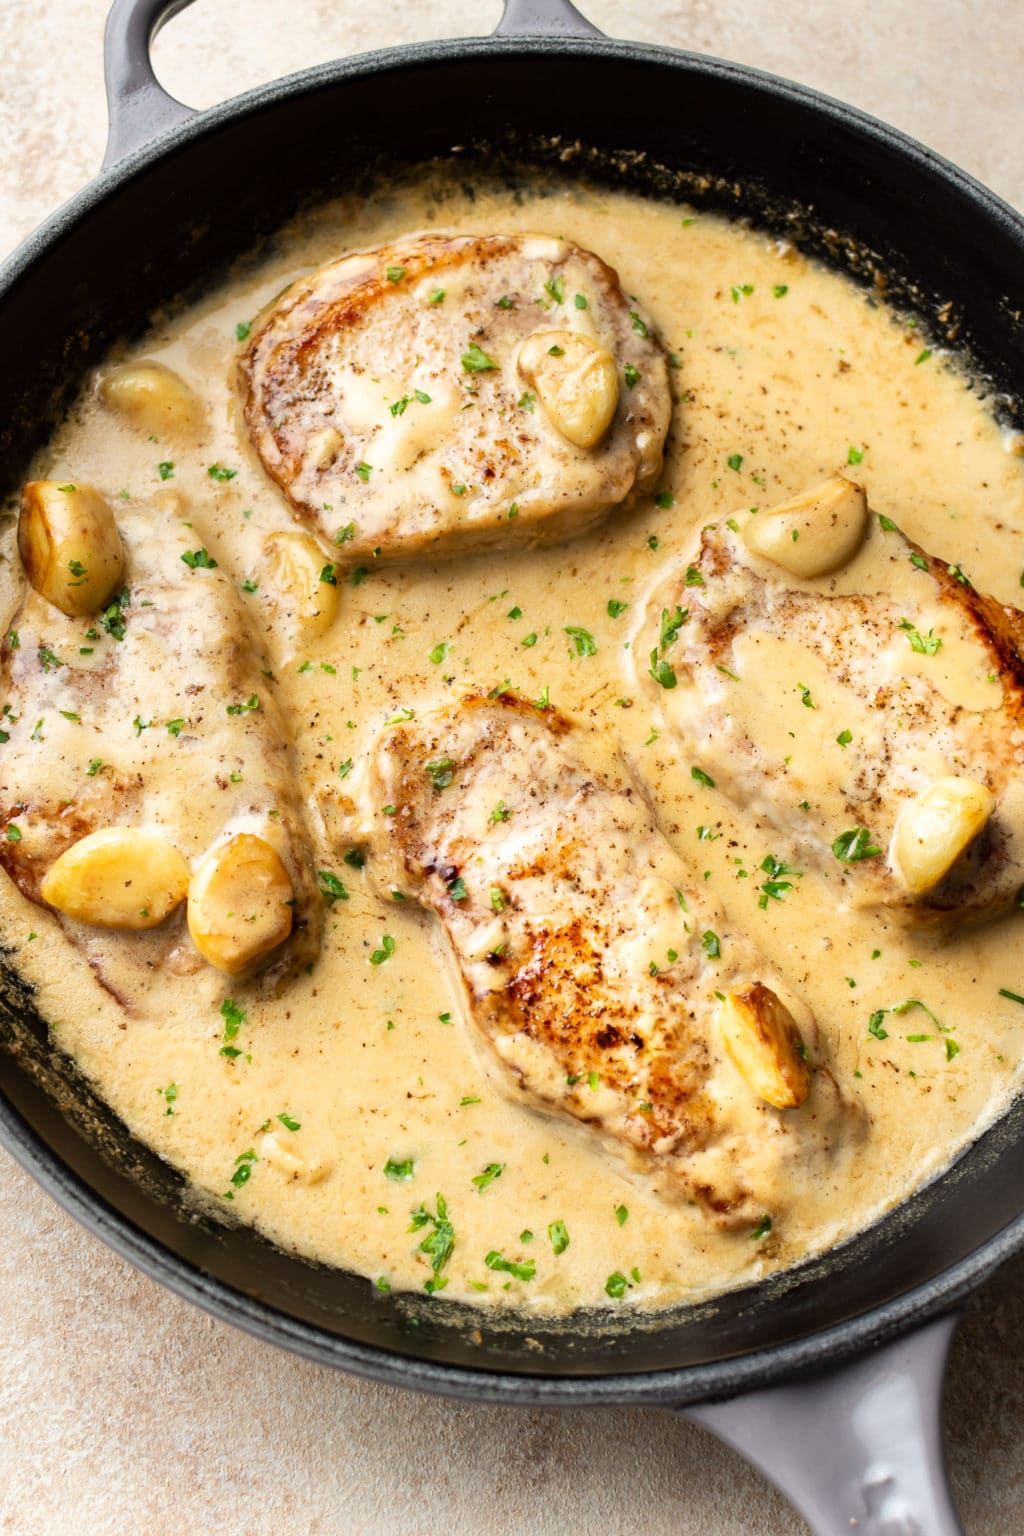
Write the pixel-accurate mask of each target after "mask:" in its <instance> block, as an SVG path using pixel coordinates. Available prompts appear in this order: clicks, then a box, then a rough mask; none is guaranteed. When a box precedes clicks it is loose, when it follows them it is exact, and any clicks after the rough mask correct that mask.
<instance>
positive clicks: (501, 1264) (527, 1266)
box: [484, 1248, 537, 1280]
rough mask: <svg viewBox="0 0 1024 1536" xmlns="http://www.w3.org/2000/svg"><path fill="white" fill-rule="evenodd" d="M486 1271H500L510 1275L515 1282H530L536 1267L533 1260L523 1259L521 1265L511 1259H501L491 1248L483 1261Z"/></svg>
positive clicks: (496, 1251) (495, 1250) (494, 1249)
mask: <svg viewBox="0 0 1024 1536" xmlns="http://www.w3.org/2000/svg"><path fill="white" fill-rule="evenodd" d="M484 1263H485V1264H486V1265H487V1268H488V1269H496V1270H501V1271H502V1272H503V1273H504V1274H507V1275H512V1277H513V1278H514V1279H516V1280H532V1279H533V1277H534V1275H535V1274H536V1272H537V1266H536V1264H535V1263H534V1261H533V1259H524V1260H523V1262H522V1263H521V1264H518V1263H516V1262H514V1261H513V1260H512V1259H506V1258H503V1257H502V1255H501V1254H500V1253H499V1252H498V1250H497V1249H496V1248H492V1249H491V1251H490V1253H489V1254H488V1255H487V1257H486V1258H485V1259H484Z"/></svg>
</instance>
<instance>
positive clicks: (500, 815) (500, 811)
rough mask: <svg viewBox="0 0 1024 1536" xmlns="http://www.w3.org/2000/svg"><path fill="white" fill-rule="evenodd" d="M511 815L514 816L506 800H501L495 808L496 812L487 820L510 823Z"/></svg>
mask: <svg viewBox="0 0 1024 1536" xmlns="http://www.w3.org/2000/svg"><path fill="white" fill-rule="evenodd" d="M511 815H512V812H511V811H510V810H509V808H508V806H507V805H506V804H505V802H504V800H499V801H498V803H497V805H496V806H495V807H494V810H493V811H492V812H491V814H490V815H489V816H488V818H487V820H488V821H508V819H509V817H510V816H511Z"/></svg>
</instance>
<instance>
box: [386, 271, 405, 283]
mask: <svg viewBox="0 0 1024 1536" xmlns="http://www.w3.org/2000/svg"><path fill="white" fill-rule="evenodd" d="M384 275H385V277H386V278H387V280H388V282H389V283H400V282H401V281H402V278H403V277H404V276H405V268H404V267H386V268H385V269H384Z"/></svg>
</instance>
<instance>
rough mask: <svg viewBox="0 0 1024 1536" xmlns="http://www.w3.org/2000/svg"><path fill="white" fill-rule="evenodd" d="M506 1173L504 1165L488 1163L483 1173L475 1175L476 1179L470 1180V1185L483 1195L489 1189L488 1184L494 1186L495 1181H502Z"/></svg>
mask: <svg viewBox="0 0 1024 1536" xmlns="http://www.w3.org/2000/svg"><path fill="white" fill-rule="evenodd" d="M504 1171H505V1164H504V1163H488V1164H487V1167H486V1168H485V1169H484V1171H483V1173H478V1174H475V1175H474V1177H473V1178H472V1179H470V1183H471V1184H472V1185H473V1187H474V1188H475V1189H476V1190H478V1191H479V1192H480V1193H482V1192H483V1191H484V1190H485V1189H486V1188H487V1186H488V1184H493V1183H494V1181H495V1179H500V1178H501V1175H502V1174H503V1173H504Z"/></svg>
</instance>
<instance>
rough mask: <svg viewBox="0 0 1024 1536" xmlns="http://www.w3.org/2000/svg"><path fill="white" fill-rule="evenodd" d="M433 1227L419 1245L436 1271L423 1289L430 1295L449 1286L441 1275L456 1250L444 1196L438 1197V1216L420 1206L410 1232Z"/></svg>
mask: <svg viewBox="0 0 1024 1536" xmlns="http://www.w3.org/2000/svg"><path fill="white" fill-rule="evenodd" d="M428 1225H429V1226H432V1227H433V1231H432V1232H430V1233H428V1235H427V1236H426V1237H425V1238H424V1239H423V1241H422V1242H421V1243H420V1245H419V1252H420V1253H425V1254H427V1255H428V1257H429V1259H430V1267H431V1269H432V1270H433V1271H434V1273H433V1276H432V1278H431V1279H429V1280H427V1281H426V1282H425V1284H424V1287H423V1289H424V1290H425V1291H427V1292H428V1293H429V1294H431V1295H432V1294H433V1293H434V1291H440V1290H443V1289H444V1287H445V1286H446V1285H447V1284H448V1280H447V1277H445V1276H443V1275H442V1274H441V1271H442V1269H443V1268H444V1266H445V1265H446V1264H447V1263H448V1260H449V1259H450V1258H451V1256H452V1252H453V1250H454V1248H455V1228H454V1227H453V1226H452V1224H451V1222H450V1221H449V1220H448V1202H447V1201H446V1200H445V1198H444V1196H443V1195H440V1194H439V1195H438V1196H437V1214H436V1215H434V1214H432V1213H431V1212H430V1211H428V1210H427V1208H426V1206H425V1205H419V1206H417V1208H416V1209H415V1210H414V1211H413V1213H412V1222H411V1224H410V1226H409V1231H410V1232H419V1231H421V1230H422V1229H423V1228H424V1227H425V1226H428Z"/></svg>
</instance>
